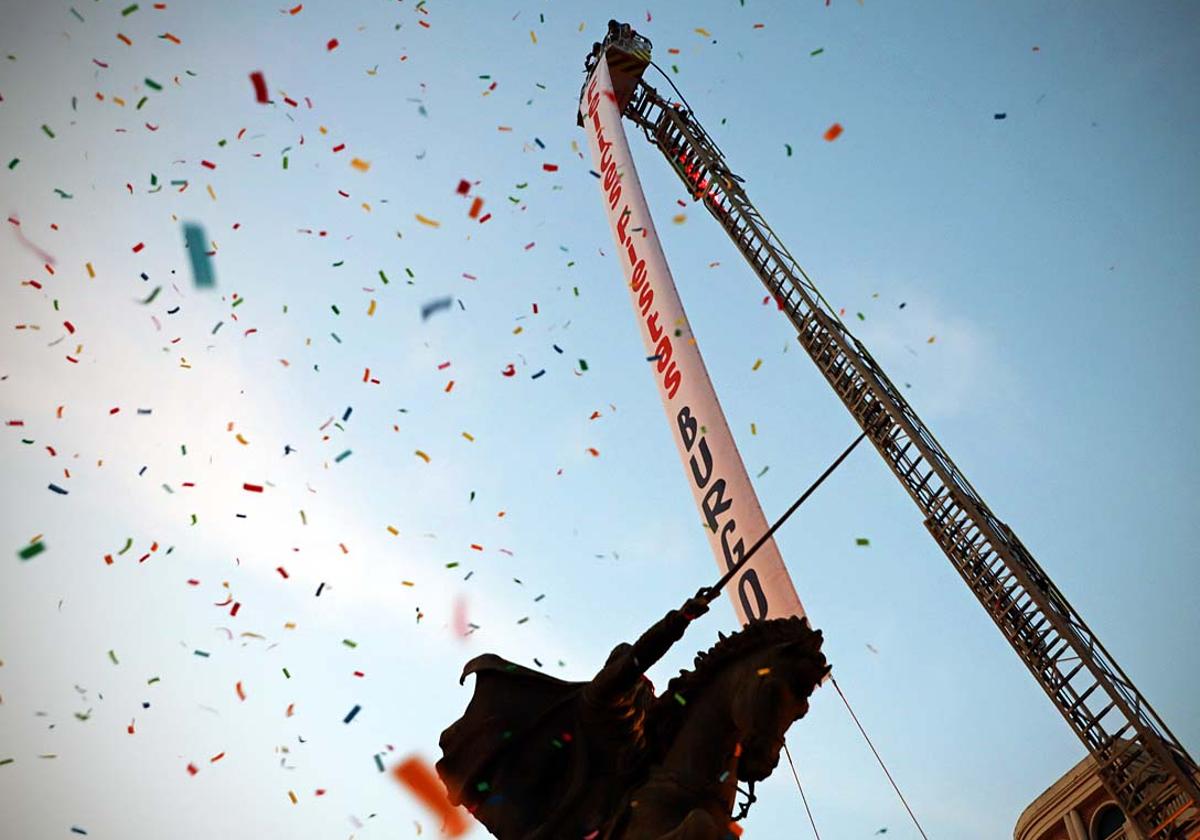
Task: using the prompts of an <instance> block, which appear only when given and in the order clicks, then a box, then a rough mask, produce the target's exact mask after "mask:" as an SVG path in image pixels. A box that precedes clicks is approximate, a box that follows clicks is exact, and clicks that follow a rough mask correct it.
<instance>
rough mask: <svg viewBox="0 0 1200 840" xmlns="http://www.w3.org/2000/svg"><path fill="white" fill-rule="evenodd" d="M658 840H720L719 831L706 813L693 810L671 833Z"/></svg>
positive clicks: (697, 809)
mask: <svg viewBox="0 0 1200 840" xmlns="http://www.w3.org/2000/svg"><path fill="white" fill-rule="evenodd" d="M658 840H722V837H721V832H720V829H718V828H717V824H716V823H715V822H713V818H712V817H711V816H710V815H709V813H708V812H707V811H701V810H700V809H699V808H694V809H692V811H691V812H690V813H689V814H688V815H687V816H686V817H684V818H683V822H681V823H680V824H679V826H678V827H677V828H675V829H674V830H673V831H669V832H667V833H666V834H663V835H662V836H661V837H659V838H658Z"/></svg>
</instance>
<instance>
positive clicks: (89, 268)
mask: <svg viewBox="0 0 1200 840" xmlns="http://www.w3.org/2000/svg"><path fill="white" fill-rule="evenodd" d="M83 266H84V268H86V269H87V273H88V277H90V278H92V279H93V280H95V279H96V269H94V268H92V264H91V263H84V264H83Z"/></svg>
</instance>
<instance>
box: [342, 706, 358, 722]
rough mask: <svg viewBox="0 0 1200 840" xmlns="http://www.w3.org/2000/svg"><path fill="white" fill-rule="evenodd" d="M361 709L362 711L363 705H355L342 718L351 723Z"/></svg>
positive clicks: (343, 720)
mask: <svg viewBox="0 0 1200 840" xmlns="http://www.w3.org/2000/svg"><path fill="white" fill-rule="evenodd" d="M360 711H362V706H359V705H355V707H354V708H353V709H351V710H350V711H349V712H348V713H347V714H346V716H345V717H344V718H342V723H349V722H350V721H352V720H354V718H355V716H357V715H358V713H359V712H360Z"/></svg>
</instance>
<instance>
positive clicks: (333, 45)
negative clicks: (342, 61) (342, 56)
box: [325, 38, 338, 52]
mask: <svg viewBox="0 0 1200 840" xmlns="http://www.w3.org/2000/svg"><path fill="white" fill-rule="evenodd" d="M337 48H338V39H337V38H330V39H329V41H328V43H326V44H325V49H326V51H328V52H333V51H334V50H336V49H337Z"/></svg>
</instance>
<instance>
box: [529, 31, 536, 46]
mask: <svg viewBox="0 0 1200 840" xmlns="http://www.w3.org/2000/svg"><path fill="white" fill-rule="evenodd" d="M529 40H530V41H533V43H535V44H536V43H537V33H536V32H534V31H533V30H532V29H530V30H529Z"/></svg>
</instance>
